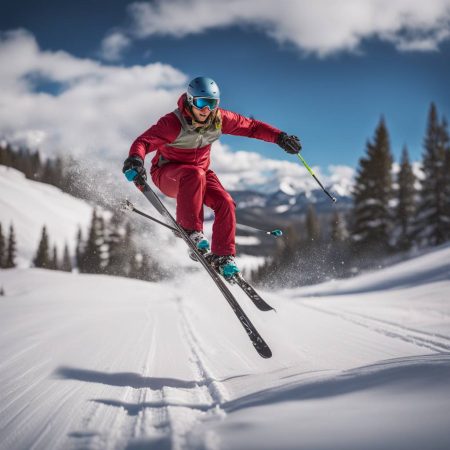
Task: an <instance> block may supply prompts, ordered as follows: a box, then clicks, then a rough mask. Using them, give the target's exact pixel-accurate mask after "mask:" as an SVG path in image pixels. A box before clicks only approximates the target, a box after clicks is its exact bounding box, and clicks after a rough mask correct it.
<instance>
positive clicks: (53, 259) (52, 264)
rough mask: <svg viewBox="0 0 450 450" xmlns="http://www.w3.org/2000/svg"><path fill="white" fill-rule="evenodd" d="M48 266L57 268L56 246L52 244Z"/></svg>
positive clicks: (53, 268)
mask: <svg viewBox="0 0 450 450" xmlns="http://www.w3.org/2000/svg"><path fill="white" fill-rule="evenodd" d="M48 268H49V269H51V270H59V263H58V249H57V248H56V245H54V246H53V251H52V256H51V258H50V264H49V267H48Z"/></svg>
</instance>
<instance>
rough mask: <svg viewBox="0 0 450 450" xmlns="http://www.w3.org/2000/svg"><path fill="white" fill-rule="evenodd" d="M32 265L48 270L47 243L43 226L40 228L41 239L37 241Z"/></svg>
mask: <svg viewBox="0 0 450 450" xmlns="http://www.w3.org/2000/svg"><path fill="white" fill-rule="evenodd" d="M33 263H34V266H35V267H41V268H44V269H48V268H49V267H50V256H49V241H48V234H47V227H46V226H45V225H44V226H43V227H42V234H41V239H40V241H39V245H38V249H37V252H36V256H35V257H34V260H33Z"/></svg>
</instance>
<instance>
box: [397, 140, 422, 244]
mask: <svg viewBox="0 0 450 450" xmlns="http://www.w3.org/2000/svg"><path fill="white" fill-rule="evenodd" d="M397 181H398V193H397V199H398V203H397V208H396V215H395V217H396V225H397V228H398V230H397V232H398V236H397V242H396V244H397V248H398V249H399V250H408V249H409V248H410V247H411V242H412V233H413V227H414V221H415V213H416V194H417V193H416V189H415V186H414V185H415V182H416V177H415V175H414V173H413V170H412V167H411V164H410V162H409V155H408V149H407V148H406V146H405V147H404V148H403V152H402V159H401V162H400V171H399V173H398V179H397Z"/></svg>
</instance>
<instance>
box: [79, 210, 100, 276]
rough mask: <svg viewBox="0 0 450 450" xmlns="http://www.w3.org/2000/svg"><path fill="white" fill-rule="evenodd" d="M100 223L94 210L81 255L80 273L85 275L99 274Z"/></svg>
mask: <svg viewBox="0 0 450 450" xmlns="http://www.w3.org/2000/svg"><path fill="white" fill-rule="evenodd" d="M101 224H102V221H101V220H99V215H98V213H97V210H96V209H94V211H93V213H92V219H91V225H90V228H89V235H88V239H87V241H86V245H85V247H84V251H83V253H82V255H81V264H80V267H79V269H80V271H81V272H86V273H100V272H101V264H102V258H101V252H102V249H101V246H102V244H103V235H102V226H101Z"/></svg>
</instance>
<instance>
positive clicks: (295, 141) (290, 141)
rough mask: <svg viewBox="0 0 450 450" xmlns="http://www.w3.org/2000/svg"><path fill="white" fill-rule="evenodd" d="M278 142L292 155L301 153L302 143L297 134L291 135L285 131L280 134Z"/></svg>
mask: <svg viewBox="0 0 450 450" xmlns="http://www.w3.org/2000/svg"><path fill="white" fill-rule="evenodd" d="M277 144H278V145H279V146H280V147H281V148H282V149H283V150H284V151H285V152H286V153H290V154H292V155H296V154H297V153H300V150H301V149H302V144H301V143H300V139H299V138H298V137H297V136H294V135H292V136H289V135H287V134H286V133H285V132H284V131H282V132H281V133H280V134H279V135H278V139H277Z"/></svg>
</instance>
